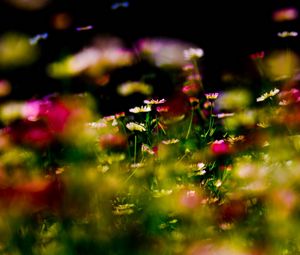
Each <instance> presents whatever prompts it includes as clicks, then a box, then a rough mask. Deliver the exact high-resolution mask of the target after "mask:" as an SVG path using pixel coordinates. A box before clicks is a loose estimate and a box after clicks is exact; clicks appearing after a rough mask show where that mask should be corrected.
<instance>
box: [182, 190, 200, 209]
mask: <svg viewBox="0 0 300 255" xmlns="http://www.w3.org/2000/svg"><path fill="white" fill-rule="evenodd" d="M201 199H202V198H201V196H200V195H199V194H198V192H197V191H195V190H187V191H184V192H183V194H182V195H181V196H180V205H181V206H184V207H187V208H190V209H192V208H195V207H197V206H199V205H200V204H201Z"/></svg>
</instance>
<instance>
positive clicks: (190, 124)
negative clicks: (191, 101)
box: [185, 109, 194, 139]
mask: <svg viewBox="0 0 300 255" xmlns="http://www.w3.org/2000/svg"><path fill="white" fill-rule="evenodd" d="M193 119H194V109H192V114H191V120H190V123H189V128H188V131H187V133H186V136H185V139H188V138H189V135H190V132H191V128H192V124H193Z"/></svg>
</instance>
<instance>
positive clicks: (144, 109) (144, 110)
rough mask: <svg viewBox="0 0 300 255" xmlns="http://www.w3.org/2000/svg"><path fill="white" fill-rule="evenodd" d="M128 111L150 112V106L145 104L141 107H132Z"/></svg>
mask: <svg viewBox="0 0 300 255" xmlns="http://www.w3.org/2000/svg"><path fill="white" fill-rule="evenodd" d="M129 111H130V112H132V113H140V112H150V111H151V106H150V105H146V106H141V107H134V108H131V109H129Z"/></svg>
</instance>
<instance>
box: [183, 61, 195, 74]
mask: <svg viewBox="0 0 300 255" xmlns="http://www.w3.org/2000/svg"><path fill="white" fill-rule="evenodd" d="M182 70H183V71H184V72H187V73H193V72H194V70H195V66H194V65H193V64H191V63H188V64H186V65H184V66H183V67H182Z"/></svg>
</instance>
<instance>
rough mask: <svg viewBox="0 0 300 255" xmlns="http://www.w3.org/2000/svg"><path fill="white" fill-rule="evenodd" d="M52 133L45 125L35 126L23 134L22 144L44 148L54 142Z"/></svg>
mask: <svg viewBox="0 0 300 255" xmlns="http://www.w3.org/2000/svg"><path fill="white" fill-rule="evenodd" d="M53 138H54V136H53V134H52V132H51V131H50V130H49V129H48V128H47V127H46V126H44V125H35V124H34V125H33V126H30V127H28V129H27V130H26V131H25V132H24V133H23V137H22V142H23V143H24V144H26V145H30V146H33V147H38V148H44V147H46V146H48V145H49V144H50V143H51V142H52V141H53Z"/></svg>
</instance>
